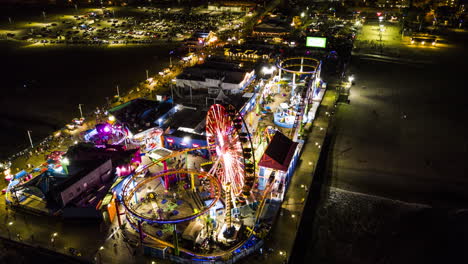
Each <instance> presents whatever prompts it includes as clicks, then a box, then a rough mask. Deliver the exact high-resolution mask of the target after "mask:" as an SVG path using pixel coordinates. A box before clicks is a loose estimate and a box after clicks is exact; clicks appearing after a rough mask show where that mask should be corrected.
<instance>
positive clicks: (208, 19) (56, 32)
mask: <svg viewBox="0 0 468 264" xmlns="http://www.w3.org/2000/svg"><path fill="white" fill-rule="evenodd" d="M241 16H242V13H221V12H215V11H208V10H206V9H204V8H197V9H193V10H189V11H187V10H183V9H181V8H155V7H129V8H115V7H113V8H86V9H77V10H75V12H71V11H70V10H65V11H64V13H62V14H51V15H48V14H46V13H45V12H43V13H42V17H38V16H36V17H35V19H34V20H32V19H23V20H20V21H15V20H11V22H10V23H7V24H4V25H2V26H1V29H0V36H1V38H3V39H9V40H15V41H21V42H27V43H36V44H43V45H50V44H74V45H76V44H81V45H108V44H126V45H128V44H150V43H153V42H161V41H169V42H170V41H181V40H183V39H186V38H189V37H190V36H192V35H193V34H194V33H196V32H210V31H217V30H218V29H220V27H221V26H225V25H230V26H235V23H236V24H238V22H235V21H237V20H238V19H239V18H240V17H241Z"/></svg>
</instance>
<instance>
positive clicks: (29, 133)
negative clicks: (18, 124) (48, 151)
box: [28, 130, 34, 148]
mask: <svg viewBox="0 0 468 264" xmlns="http://www.w3.org/2000/svg"><path fill="white" fill-rule="evenodd" d="M28 137H29V143H31V148H34V145H33V142H32V138H31V131H30V130H28Z"/></svg>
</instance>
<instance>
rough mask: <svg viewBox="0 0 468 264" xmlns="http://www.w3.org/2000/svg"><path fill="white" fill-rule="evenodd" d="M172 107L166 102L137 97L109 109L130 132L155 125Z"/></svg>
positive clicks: (136, 131)
mask: <svg viewBox="0 0 468 264" xmlns="http://www.w3.org/2000/svg"><path fill="white" fill-rule="evenodd" d="M171 109H172V104H171V103H168V102H158V101H152V100H147V99H142V98H138V99H135V100H132V101H130V102H128V103H125V104H122V105H120V106H116V107H114V108H112V109H110V110H109V112H110V113H111V114H112V115H114V116H115V118H116V119H117V120H118V121H119V122H121V123H123V124H126V125H127V127H128V129H130V130H131V131H132V133H134V134H136V133H138V132H141V131H143V130H146V129H148V128H151V127H155V126H157V123H156V120H158V119H159V118H160V117H161V116H163V115H165V114H166V113H167V112H169V110H171Z"/></svg>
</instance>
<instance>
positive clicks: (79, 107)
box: [78, 104, 83, 118]
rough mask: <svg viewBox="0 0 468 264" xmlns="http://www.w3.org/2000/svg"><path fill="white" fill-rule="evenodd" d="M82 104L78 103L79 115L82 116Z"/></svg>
mask: <svg viewBox="0 0 468 264" xmlns="http://www.w3.org/2000/svg"><path fill="white" fill-rule="evenodd" d="M81 106H82V104H78V109H80V116H81V118H83V110H82V109H81Z"/></svg>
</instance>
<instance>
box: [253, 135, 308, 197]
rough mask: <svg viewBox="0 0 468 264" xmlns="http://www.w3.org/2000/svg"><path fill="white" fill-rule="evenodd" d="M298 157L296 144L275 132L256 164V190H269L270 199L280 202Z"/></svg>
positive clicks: (298, 150)
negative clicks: (257, 171)
mask: <svg viewBox="0 0 468 264" xmlns="http://www.w3.org/2000/svg"><path fill="white" fill-rule="evenodd" d="M299 155H300V147H298V143H297V142H293V141H292V140H291V139H289V138H288V137H286V136H285V135H283V134H282V133H281V132H279V131H276V133H275V135H274V136H273V139H272V140H271V142H270V144H269V145H268V147H267V149H266V150H265V153H264V154H263V156H262V158H261V159H260V162H259V163H258V166H259V175H258V176H259V181H258V189H259V190H265V189H266V188H269V190H270V191H271V195H272V197H271V198H276V199H280V200H282V199H283V196H284V192H285V190H286V187H287V185H288V183H289V181H290V178H291V175H292V173H293V172H294V167H295V165H296V162H297V159H298V158H299Z"/></svg>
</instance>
